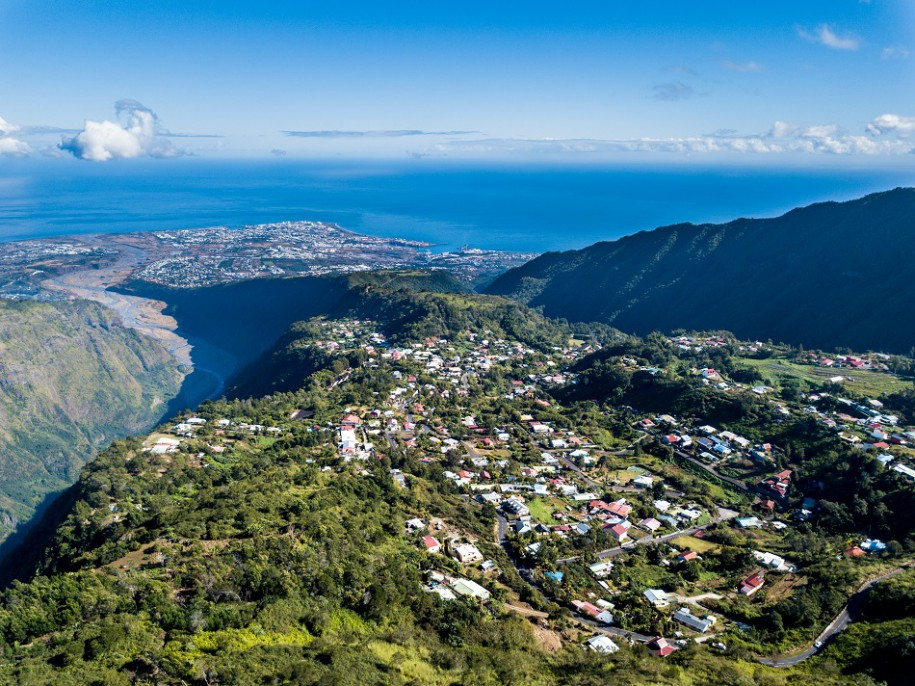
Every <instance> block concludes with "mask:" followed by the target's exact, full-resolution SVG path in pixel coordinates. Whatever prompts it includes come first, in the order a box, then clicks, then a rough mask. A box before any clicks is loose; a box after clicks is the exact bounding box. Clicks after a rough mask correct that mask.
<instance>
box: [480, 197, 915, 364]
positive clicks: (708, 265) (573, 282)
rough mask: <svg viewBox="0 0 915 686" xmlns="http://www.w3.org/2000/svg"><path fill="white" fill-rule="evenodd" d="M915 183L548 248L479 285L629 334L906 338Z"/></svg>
mask: <svg viewBox="0 0 915 686" xmlns="http://www.w3.org/2000/svg"><path fill="white" fill-rule="evenodd" d="M913 257H915V189H911V188H899V189H896V190H893V191H888V192H885V193H876V194H873V195H869V196H867V197H864V198H861V199H859V200H853V201H850V202H844V203H836V202H829V203H821V204H816V205H811V206H809V207H805V208H801V209H796V210H792V211H791V212H788V213H787V214H785V215H783V216H781V217H777V218H774V219H738V220H735V221H733V222H730V223H727V224H703V225H698V226H697V225H693V224H678V225H674V226H667V227H663V228H659V229H655V230H654V231H646V232H641V233H638V234H635V235H632V236H626V237H624V238H621V239H619V240H616V241H611V242H605V243H596V244H594V245H592V246H590V247H587V248H584V249H582V250H573V251H568V252H561V253H555V252H554V253H546V254H544V255H542V256H540V257H538V258H536V259H534V260H532V261H531V262H529V263H527V264H526V265H523V266H521V267H518V268H515V269H512V270H510V271H508V272H507V273H505V274H503V275H502V276H501V277H499V278H498V279H497V280H496V281H495V282H494V283H493V284H492V285H491V286H490V287H489V288H488V289H487V292H489V293H494V294H500V295H508V296H510V297H513V298H516V299H518V300H520V301H521V302H524V303H526V304H529V305H531V306H533V307H539V308H543V312H544V313H545V314H546V315H548V316H553V317H565V318H567V319H569V320H571V321H601V322H606V323H610V324H612V325H613V326H615V327H617V328H619V329H622V330H623V331H627V332H633V333H637V334H644V333H648V332H649V331H653V330H660V331H671V330H674V329H678V328H685V329H689V330H714V329H727V330H730V331H733V332H734V333H735V334H737V335H738V336H740V337H743V338H757V339H762V340H768V339H773V340H777V341H778V340H781V341H787V342H794V343H802V344H804V345H807V346H816V347H820V348H824V349H829V350H832V349H835V348H836V346H848V347H851V348H855V349H858V350H868V349H873V350H885V351H889V352H908V351H909V350H910V349H911V347H912V344H913V341H915V319H913V318H912V317H909V316H907V314H906V307H907V305H908V303H912V302H915V261H913Z"/></svg>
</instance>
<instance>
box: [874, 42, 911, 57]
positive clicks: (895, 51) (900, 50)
mask: <svg viewBox="0 0 915 686" xmlns="http://www.w3.org/2000/svg"><path fill="white" fill-rule="evenodd" d="M880 57H881V58H883V59H885V60H904V59H908V57H909V50H908V48H904V47H902V46H901V45H888V46H887V47H885V48H883V52H881V53H880Z"/></svg>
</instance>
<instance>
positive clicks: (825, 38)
mask: <svg viewBox="0 0 915 686" xmlns="http://www.w3.org/2000/svg"><path fill="white" fill-rule="evenodd" d="M797 33H798V35H799V36H800V37H801V38H803V39H804V40H809V41H811V42H813V43H820V44H822V45H825V46H826V47H828V48H832V49H833V50H849V51H852V52H854V51H855V50H857V49H858V48H860V47H861V39H860V38H858V37H857V36H854V35H852V34H850V33H845V34H843V35H839V34H838V33H836V32H835V31H834V30H833V29H832V27H831V26H829V24H820V25H819V26H817V28H816V30H815V31H813V32H810V31H808V30H807V29H805V28H803V27H800V26H799V27H797Z"/></svg>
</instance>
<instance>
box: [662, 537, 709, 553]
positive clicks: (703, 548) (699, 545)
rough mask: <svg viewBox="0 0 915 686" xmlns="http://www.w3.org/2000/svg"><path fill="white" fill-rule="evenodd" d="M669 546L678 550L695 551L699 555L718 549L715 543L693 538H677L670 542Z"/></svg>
mask: <svg viewBox="0 0 915 686" xmlns="http://www.w3.org/2000/svg"><path fill="white" fill-rule="evenodd" d="M671 544H673V545H675V546H676V547H677V548H679V549H680V550H695V551H696V552H697V553H699V554H700V555H701V554H702V553H707V552H708V551H710V550H715V549H716V548H717V547H718V545H717V544H715V543H710V542H709V541H704V540H702V539H701V538H696V537H695V536H678V537H677V538H675V539H673V540H672V541H671Z"/></svg>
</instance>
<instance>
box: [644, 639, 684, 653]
mask: <svg viewBox="0 0 915 686" xmlns="http://www.w3.org/2000/svg"><path fill="white" fill-rule="evenodd" d="M645 645H646V646H647V648H648V650H650V651H651V653H652V654H653V655H657V656H658V657H667V656H668V655H670V654H671V653H675V652H677V650H679V648H677V646H675V645H673V644H672V643H670V642H668V640H667V639H666V638H662V637H660V636H658V637H656V638H653V639H651V640H650V641H648V643H646V644H645Z"/></svg>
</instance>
